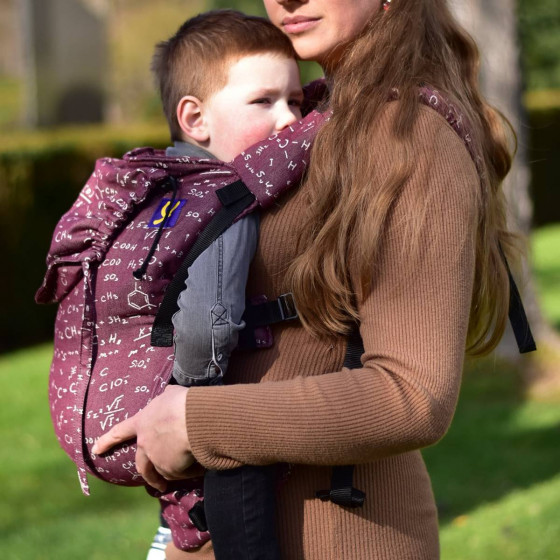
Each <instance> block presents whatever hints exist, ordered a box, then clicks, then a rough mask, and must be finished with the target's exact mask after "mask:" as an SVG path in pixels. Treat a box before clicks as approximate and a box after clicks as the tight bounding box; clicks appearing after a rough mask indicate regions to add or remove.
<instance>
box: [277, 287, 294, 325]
mask: <svg viewBox="0 0 560 560" xmlns="http://www.w3.org/2000/svg"><path fill="white" fill-rule="evenodd" d="M277 301H278V308H279V309H280V315H281V316H282V321H290V320H291V319H297V318H298V312H297V309H296V304H295V301H294V296H293V294H292V293H290V292H288V293H287V294H282V295H281V296H278V299H277Z"/></svg>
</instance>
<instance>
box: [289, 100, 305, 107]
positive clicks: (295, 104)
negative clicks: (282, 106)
mask: <svg viewBox="0 0 560 560" xmlns="http://www.w3.org/2000/svg"><path fill="white" fill-rule="evenodd" d="M302 104H303V101H302V100H301V99H290V100H289V101H288V105H292V106H293V107H301V106H302Z"/></svg>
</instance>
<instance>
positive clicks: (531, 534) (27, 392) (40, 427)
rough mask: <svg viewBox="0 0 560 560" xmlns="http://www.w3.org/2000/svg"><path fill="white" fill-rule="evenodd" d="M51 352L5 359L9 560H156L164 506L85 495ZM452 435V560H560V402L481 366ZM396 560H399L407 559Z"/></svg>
mask: <svg viewBox="0 0 560 560" xmlns="http://www.w3.org/2000/svg"><path fill="white" fill-rule="evenodd" d="M533 246H534V259H535V266H536V270H537V275H538V278H537V280H538V285H539V287H540V289H541V296H542V301H543V302H544V304H545V313H546V314H547V316H548V317H549V318H550V319H551V320H553V321H556V323H557V324H560V323H559V321H560V293H559V290H560V288H559V286H560V282H559V279H560V226H554V227H547V228H544V229H542V230H540V231H538V232H537V233H536V234H535V236H534V245H533ZM50 355H51V347H50V345H44V346H38V347H34V348H30V349H28V350H24V351H20V352H15V353H12V354H7V355H5V356H3V357H0V394H1V395H2V407H0V441H2V446H0V484H1V496H2V499H1V500H0V551H1V558H2V560H75V559H76V558H80V559H87V560H113V559H114V560H128V559H130V560H136V559H142V558H144V557H145V554H146V551H147V547H148V546H149V542H150V540H151V537H152V534H153V531H154V529H155V525H156V523H157V513H158V507H157V503H156V502H155V501H154V500H153V499H152V498H149V497H148V496H147V495H146V494H145V492H144V491H143V490H142V489H140V488H119V487H115V486H110V485H108V484H105V483H102V482H99V481H96V480H92V481H91V486H92V496H91V497H89V498H86V497H85V496H83V495H82V494H81V491H80V488H79V484H78V480H77V477H76V473H75V469H74V466H73V464H72V463H71V461H70V460H69V459H68V458H67V457H66V455H65V454H64V452H63V451H62V450H61V449H60V448H59V446H58V443H57V441H56V439H55V437H54V433H53V430H52V427H51V421H50V417H49V411H48V405H47V377H48V367H49V361H50ZM467 369H468V371H467V373H466V374H465V381H464V384H463V389H462V392H461V397H460V399H459V405H458V408H457V413H456V415H455V419H454V421H453V424H452V426H451V429H450V431H449V433H448V434H447V435H446V437H445V438H444V439H443V440H442V442H440V443H439V444H438V445H436V446H434V447H432V448H430V449H427V450H425V452H424V456H425V459H426V463H427V465H428V469H429V471H430V474H431V476H432V480H433V486H434V493H435V496H436V501H437V503H438V508H439V511H440V522H441V545H442V559H443V560H471V559H477V560H478V559H483V560H486V559H490V560H494V559H499V560H553V559H556V558H558V550H560V514H559V512H560V474H559V470H560V469H559V467H560V445H559V444H558V442H559V436H560V402H554V401H547V402H536V401H531V400H526V399H525V398H524V397H523V394H524V387H523V383H522V381H521V376H520V373H519V372H518V371H514V370H511V368H508V367H506V366H504V365H503V364H501V363H500V362H498V361H496V360H495V359H493V360H490V359H489V360H485V361H479V362H477V363H476V364H474V365H473V364H471V365H470V366H469V367H468V368H467ZM396 560H397V559H396Z"/></svg>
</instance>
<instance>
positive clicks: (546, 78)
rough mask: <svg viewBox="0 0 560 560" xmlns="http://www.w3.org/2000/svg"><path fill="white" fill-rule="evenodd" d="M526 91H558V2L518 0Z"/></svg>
mask: <svg viewBox="0 0 560 560" xmlns="http://www.w3.org/2000/svg"><path fill="white" fill-rule="evenodd" d="M518 15H519V35H520V39H521V43H522V45H523V51H522V61H523V67H524V70H525V79H526V81H527V89H529V90H531V89H552V88H560V2H559V1H558V0H539V1H538V2H535V0H518Z"/></svg>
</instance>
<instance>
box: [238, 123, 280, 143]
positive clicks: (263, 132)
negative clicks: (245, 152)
mask: <svg viewBox="0 0 560 560" xmlns="http://www.w3.org/2000/svg"><path fill="white" fill-rule="evenodd" d="M246 124H247V123H246ZM273 133H274V129H273V127H271V126H270V125H268V123H253V124H251V125H250V126H249V127H247V128H246V129H245V131H244V133H243V140H242V141H243V143H244V145H245V146H244V148H243V149H245V148H248V147H249V146H252V145H253V144H256V143H257V142H260V141H262V140H266V139H267V138H268V137H269V136H272V134H273Z"/></svg>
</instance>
